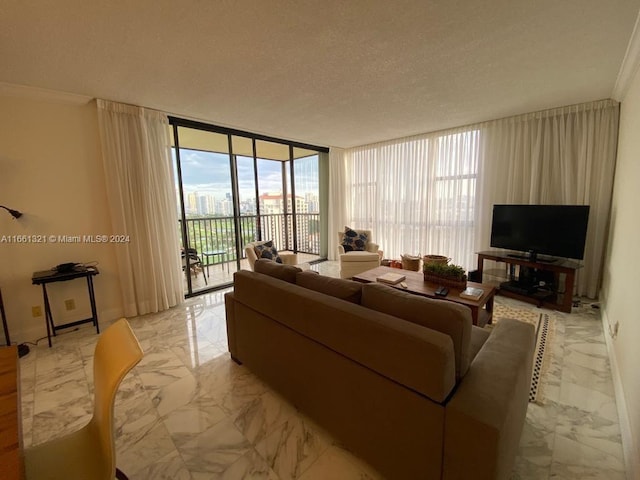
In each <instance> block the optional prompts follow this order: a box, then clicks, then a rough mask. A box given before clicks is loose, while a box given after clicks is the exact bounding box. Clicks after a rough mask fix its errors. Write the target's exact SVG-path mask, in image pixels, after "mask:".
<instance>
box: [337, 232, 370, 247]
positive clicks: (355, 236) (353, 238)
mask: <svg viewBox="0 0 640 480" xmlns="http://www.w3.org/2000/svg"><path fill="white" fill-rule="evenodd" d="M368 240H369V239H368V236H367V234H366V233H361V232H357V231H355V230H354V229H353V228H349V227H344V235H343V236H342V247H343V248H344V251H345V252H353V251H361V252H362V251H364V249H365V247H366V246H367V241H368Z"/></svg>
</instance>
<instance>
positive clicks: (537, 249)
mask: <svg viewBox="0 0 640 480" xmlns="http://www.w3.org/2000/svg"><path fill="white" fill-rule="evenodd" d="M588 220H589V206H588V205H494V206H493V220H492V223H491V246H492V247H496V248H504V249H507V250H516V251H520V252H527V255H526V258H530V259H531V260H533V261H536V260H537V261H545V260H546V261H553V258H547V259H545V258H541V257H538V255H539V254H542V255H550V256H551V257H563V258H574V259H579V260H582V259H583V258H584V245H585V241H586V238H587V223H588ZM514 256H522V257H524V255H514Z"/></svg>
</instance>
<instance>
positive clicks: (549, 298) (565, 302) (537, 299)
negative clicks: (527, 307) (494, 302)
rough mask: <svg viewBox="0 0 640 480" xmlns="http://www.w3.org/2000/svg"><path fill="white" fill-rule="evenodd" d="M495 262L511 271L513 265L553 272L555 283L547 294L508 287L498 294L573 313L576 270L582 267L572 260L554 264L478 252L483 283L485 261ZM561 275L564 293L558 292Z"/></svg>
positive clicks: (500, 253) (501, 289)
mask: <svg viewBox="0 0 640 480" xmlns="http://www.w3.org/2000/svg"><path fill="white" fill-rule="evenodd" d="M485 260H493V261H495V262H501V263H505V264H507V265H509V267H510V270H511V267H512V266H513V265H519V266H521V267H529V268H533V269H535V270H542V271H547V272H553V275H554V282H553V289H552V290H550V291H547V292H533V293H527V292H518V291H514V290H507V288H508V287H503V288H499V289H498V291H497V293H498V294H499V295H503V296H505V297H510V298H515V299H517V300H522V301H524V302H528V303H533V304H535V305H538V306H539V307H545V308H551V309H553V310H560V311H561V312H567V313H571V307H572V304H573V286H574V284H575V274H576V270H577V269H579V268H581V267H582V265H580V264H579V263H576V262H572V261H570V260H564V259H560V258H559V259H556V261H554V262H544V261H539V260H538V261H532V260H530V259H528V258H519V257H515V256H510V255H509V254H507V253H504V252H498V251H494V250H489V251H484V252H478V278H479V280H478V281H479V282H482V280H483V279H482V273H483V269H484V261H485ZM560 275H564V277H565V278H564V292H558V285H559V284H560Z"/></svg>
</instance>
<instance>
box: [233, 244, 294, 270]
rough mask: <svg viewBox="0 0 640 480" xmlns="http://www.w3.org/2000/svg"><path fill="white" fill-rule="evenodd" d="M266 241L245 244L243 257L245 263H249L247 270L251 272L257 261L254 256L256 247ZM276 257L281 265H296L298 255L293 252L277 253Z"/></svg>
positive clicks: (256, 256)
mask: <svg viewBox="0 0 640 480" xmlns="http://www.w3.org/2000/svg"><path fill="white" fill-rule="evenodd" d="M267 242H268V240H263V241H259V242H250V243H247V244H246V245H245V247H244V255H245V257H247V262H248V263H249V268H250V269H251V271H253V266H254V264H255V263H256V260H257V259H258V255H256V246H257V245H262V244H263V243H267ZM278 255H279V256H280V258H281V259H282V263H284V264H286V265H297V264H298V255H297V254H296V253H293V252H278Z"/></svg>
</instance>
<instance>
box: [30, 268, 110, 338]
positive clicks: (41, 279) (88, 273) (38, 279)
mask: <svg viewBox="0 0 640 480" xmlns="http://www.w3.org/2000/svg"><path fill="white" fill-rule="evenodd" d="M98 273H100V272H98V269H97V268H96V267H76V268H74V269H73V270H70V271H67V272H58V271H56V270H45V271H43V272H34V274H33V276H32V277H31V283H32V284H33V285H42V296H43V298H44V313H45V315H44V319H45V322H46V324H47V339H48V340H49V347H51V334H52V333H53V335H54V336H55V335H56V332H57V331H58V330H60V329H62V328H69V327H74V326H76V325H80V324H82V323H87V322H92V323H93V325H94V326H95V327H96V332H97V333H100V325H99V324H98V312H97V309H96V297H95V293H94V291H93V277H94V276H95V275H98ZM75 278H86V279H87V289H88V291H89V302H90V303H91V317H89V318H85V319H84V320H78V321H75V322H70V323H65V324H64V325H55V324H54V323H53V315H52V314H51V306H50V305H49V296H48V295H47V284H48V283H54V282H66V281H68V280H73V279H75Z"/></svg>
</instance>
